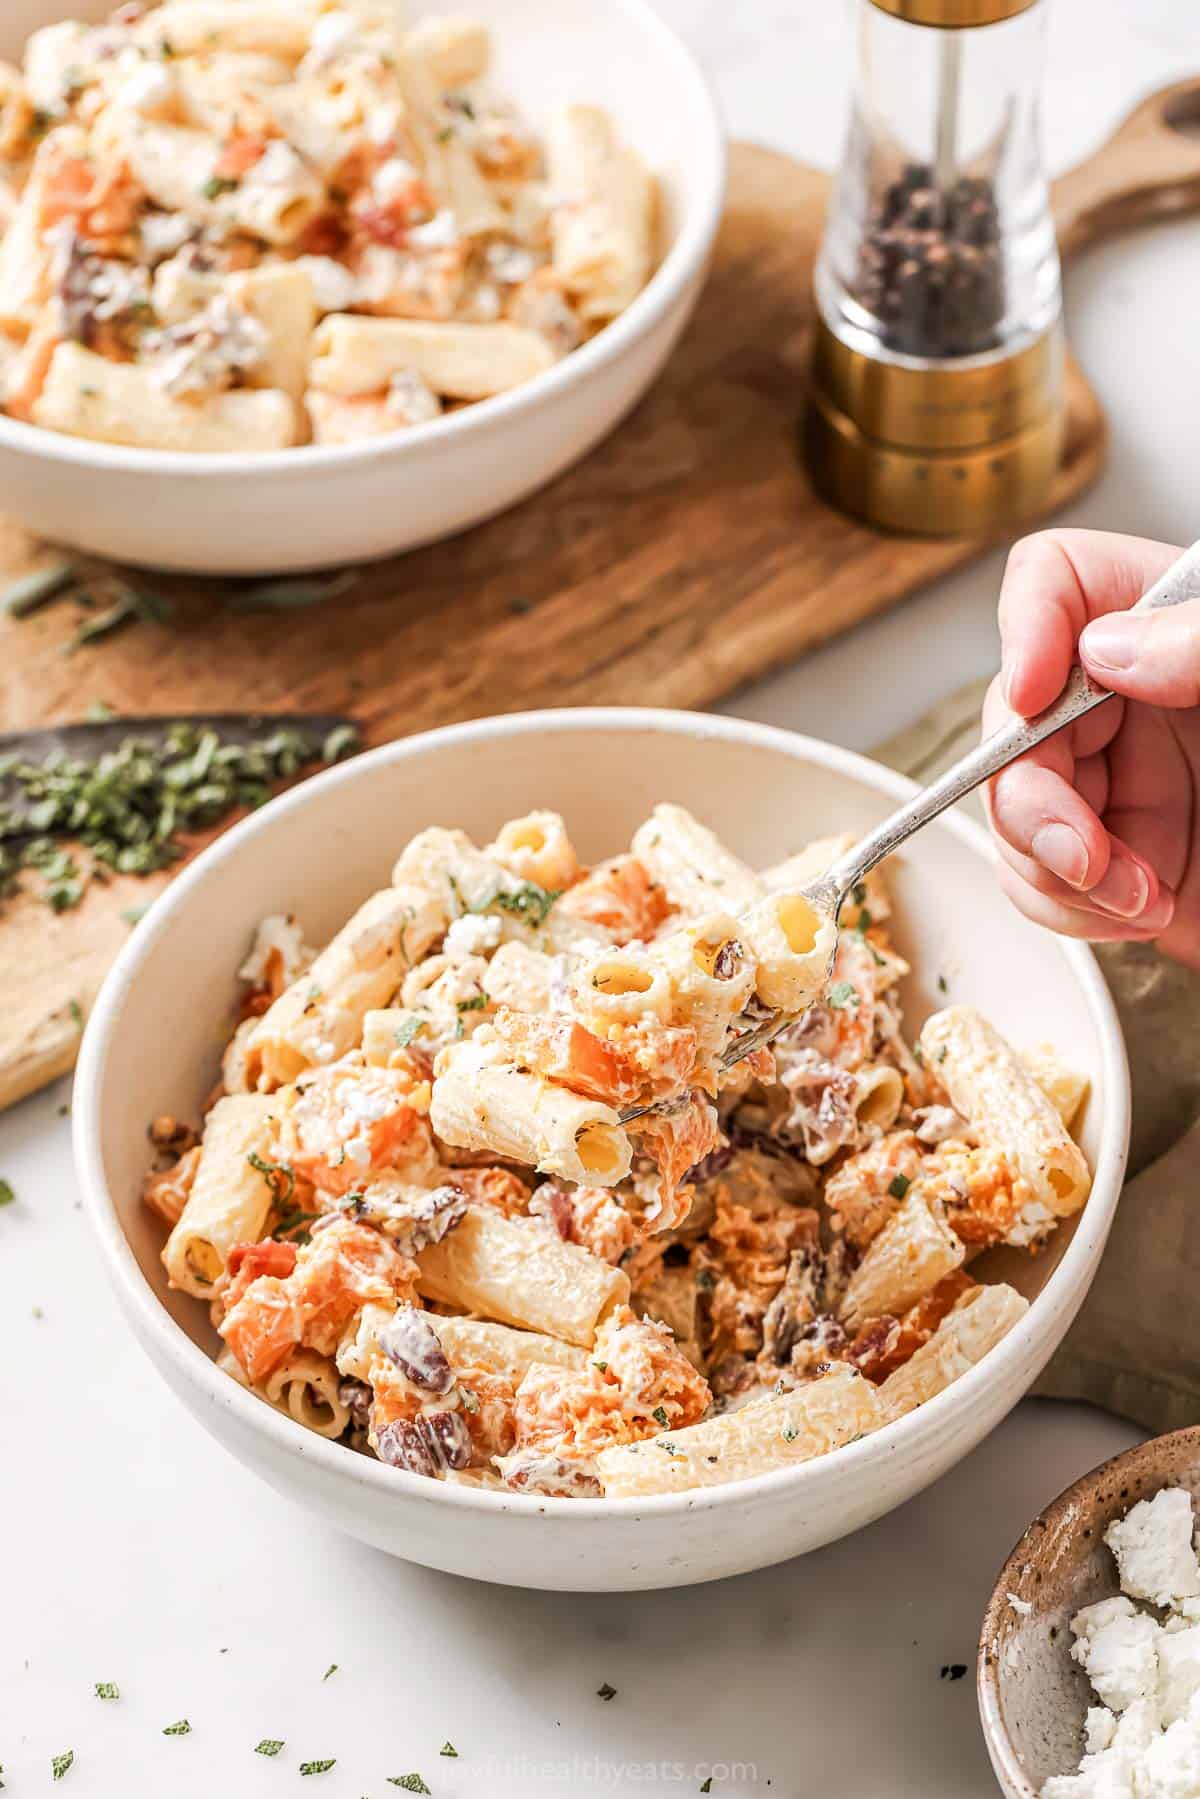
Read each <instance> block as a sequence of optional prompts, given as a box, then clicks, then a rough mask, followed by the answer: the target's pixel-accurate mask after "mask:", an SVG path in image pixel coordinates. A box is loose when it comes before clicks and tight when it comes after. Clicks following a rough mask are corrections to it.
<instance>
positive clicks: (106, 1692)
mask: <svg viewBox="0 0 1200 1799" xmlns="http://www.w3.org/2000/svg"><path fill="white" fill-rule="evenodd" d="M96 1697H97V1699H119V1698H120V1697H121V1692H120V1688H119V1687H117V1686H116V1685H115V1684H114V1682H113V1681H111V1680H98V1681H97V1682H96Z"/></svg>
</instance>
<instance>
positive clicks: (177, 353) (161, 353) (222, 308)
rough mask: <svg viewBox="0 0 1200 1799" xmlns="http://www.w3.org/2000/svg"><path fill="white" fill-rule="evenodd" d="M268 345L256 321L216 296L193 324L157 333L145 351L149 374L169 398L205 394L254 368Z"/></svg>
mask: <svg viewBox="0 0 1200 1799" xmlns="http://www.w3.org/2000/svg"><path fill="white" fill-rule="evenodd" d="M270 342H271V340H270V336H269V334H268V332H267V330H266V328H265V327H264V326H263V325H262V324H260V323H259V321H258V320H257V319H256V318H253V317H252V316H251V315H250V313H248V312H244V311H243V310H242V309H241V308H240V307H237V306H233V305H231V304H230V302H229V300H228V299H227V298H226V297H225V296H224V295H220V296H218V298H217V299H215V300H213V301H212V303H211V304H210V305H209V306H207V307H206V308H205V309H204V311H203V312H202V313H200V314H199V315H198V316H197V317H196V318H194V319H191V320H189V321H187V322H186V323H185V324H180V325H169V326H168V327H167V329H166V330H165V331H160V332H157V333H156V334H155V335H154V337H153V338H152V339H149V340H147V343H146V348H147V350H149V351H150V352H151V354H152V356H153V360H152V362H151V364H150V369H151V373H152V375H153V377H154V379H155V380H156V381H157V382H158V383H159V385H160V386H161V387H162V388H164V389H165V390H166V392H167V393H169V394H182V393H205V392H208V391H210V390H212V389H219V388H223V387H228V386H229V384H230V381H231V380H232V379H233V376H234V375H235V374H238V373H242V372H243V371H245V370H246V369H252V368H254V367H256V366H257V364H259V363H260V362H261V361H262V360H263V357H264V356H265V355H266V353H267V351H268V349H269V348H270Z"/></svg>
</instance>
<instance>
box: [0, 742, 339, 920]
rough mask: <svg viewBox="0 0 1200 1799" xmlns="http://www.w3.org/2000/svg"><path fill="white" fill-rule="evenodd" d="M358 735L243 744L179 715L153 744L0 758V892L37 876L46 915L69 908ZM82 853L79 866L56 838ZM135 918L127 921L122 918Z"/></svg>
mask: <svg viewBox="0 0 1200 1799" xmlns="http://www.w3.org/2000/svg"><path fill="white" fill-rule="evenodd" d="M357 742H358V737H357V733H356V731H355V730H354V728H353V726H349V725H345V726H340V727H338V728H337V729H335V730H333V731H331V732H330V733H329V734H328V736H327V737H326V738H325V740H324V742H318V741H317V740H316V739H315V738H313V737H310V736H309V735H308V734H306V733H305V732H303V731H299V730H296V729H294V728H280V729H278V730H275V731H269V732H267V733H265V734H264V736H263V737H262V738H261V739H259V740H258V741H256V742H254V743H250V744H238V743H223V742H222V741H221V738H220V735H219V733H218V732H217V731H215V730H213V729H211V728H210V727H203V728H201V727H197V726H195V725H190V724H188V723H186V722H185V721H181V722H180V723H179V724H178V725H175V726H173V727H172V728H171V729H170V730H169V731H168V732H167V734H166V736H165V738H164V739H163V741H162V742H161V743H160V742H155V741H154V740H153V739H151V738H146V737H137V736H134V735H131V736H130V737H128V738H126V739H125V740H124V742H123V743H122V744H121V745H120V747H119V748H118V749H116V750H110V751H108V752H107V753H106V754H105V755H103V756H100V757H98V758H97V759H96V760H95V761H91V762H89V761H83V760H81V759H78V758H75V757H71V756H67V755H55V756H51V757H49V758H48V759H47V760H46V761H45V762H43V763H37V762H28V761H25V760H23V759H22V758H20V757H17V756H6V757H0V791H3V789H4V788H5V787H7V788H8V790H9V792H10V793H14V790H15V793H14V797H15V795H19V796H20V801H21V804H20V806H16V805H14V804H12V803H10V804H8V805H7V806H6V805H4V804H3V803H0V897H3V896H4V895H6V894H10V893H12V892H14V891H15V889H16V888H17V886H18V884H19V881H20V877H21V874H22V872H23V871H25V870H33V871H34V872H36V873H38V874H40V876H41V882H42V884H41V888H40V890H39V894H40V897H41V898H42V899H43V900H44V901H45V902H46V904H47V905H49V906H50V907H51V908H52V909H53V910H54V911H55V912H63V911H67V910H69V909H70V908H72V907H74V906H77V905H78V904H79V902H80V900H81V899H82V898H83V896H84V893H85V892H86V890H87V888H88V886H89V885H90V884H91V883H92V882H93V881H100V882H103V881H106V880H107V879H108V878H109V875H110V872H113V873H116V874H133V875H147V874H153V873H155V872H156V871H157V870H158V869H162V868H167V867H169V866H170V865H171V863H173V862H175V861H177V860H178V859H179V857H180V856H182V855H183V853H184V851H183V845H182V843H181V842H180V833H182V832H185V831H194V830H199V829H202V828H203V827H204V826H207V825H212V824H215V823H217V821H218V820H219V819H221V818H223V817H224V816H225V815H226V814H227V813H230V812H232V811H235V810H236V809H238V808H240V807H249V808H254V807H257V806H261V805H262V804H263V803H264V801H266V800H268V799H270V798H271V794H272V791H273V789H274V788H275V787H276V786H277V785H278V783H279V782H280V781H286V780H290V779H291V778H292V777H293V776H295V775H297V774H299V772H300V770H301V769H302V768H303V767H304V766H305V764H307V763H310V762H317V761H322V762H326V763H331V762H337V761H340V760H341V758H342V757H343V756H344V755H346V754H347V753H348V751H350V750H351V749H353V748H354V747H356V745H357ZM61 837H68V838H70V839H71V840H72V841H73V842H78V843H80V844H82V845H83V847H84V848H85V849H86V850H87V851H88V852H89V853H90V856H91V866H90V867H89V868H86V869H82V870H81V869H80V867H79V865H78V863H77V862H76V860H75V858H74V856H72V855H71V854H70V853H69V852H68V851H66V850H64V849H62V848H61V847H60V846H59V845H58V844H57V843H56V842H55V839H56V838H61ZM134 922H136V921H134Z"/></svg>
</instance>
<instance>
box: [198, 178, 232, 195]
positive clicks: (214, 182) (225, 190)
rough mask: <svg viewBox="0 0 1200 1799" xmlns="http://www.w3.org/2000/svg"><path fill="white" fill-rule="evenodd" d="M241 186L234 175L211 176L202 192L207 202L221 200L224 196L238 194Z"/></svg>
mask: <svg viewBox="0 0 1200 1799" xmlns="http://www.w3.org/2000/svg"><path fill="white" fill-rule="evenodd" d="M240 185H241V184H240V182H239V181H238V180H237V179H236V177H235V176H233V175H210V176H209V178H208V180H207V181H206V182H205V183H204V185H203V187H202V188H201V189H200V192H201V193H202V194H203V195H204V198H205V199H206V200H219V199H220V198H221V195H222V194H233V193H236V192H237V190H238V187H239V186H240Z"/></svg>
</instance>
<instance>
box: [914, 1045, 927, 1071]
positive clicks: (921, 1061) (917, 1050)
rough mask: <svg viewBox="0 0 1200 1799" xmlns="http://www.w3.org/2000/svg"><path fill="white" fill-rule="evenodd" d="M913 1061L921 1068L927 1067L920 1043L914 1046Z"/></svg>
mask: <svg viewBox="0 0 1200 1799" xmlns="http://www.w3.org/2000/svg"><path fill="white" fill-rule="evenodd" d="M913 1061H914V1062H916V1063H917V1064H918V1066H919V1067H924V1065H925V1051H924V1050H923V1049H922V1048H921V1045H920V1044H919V1043H914V1044H913Z"/></svg>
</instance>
